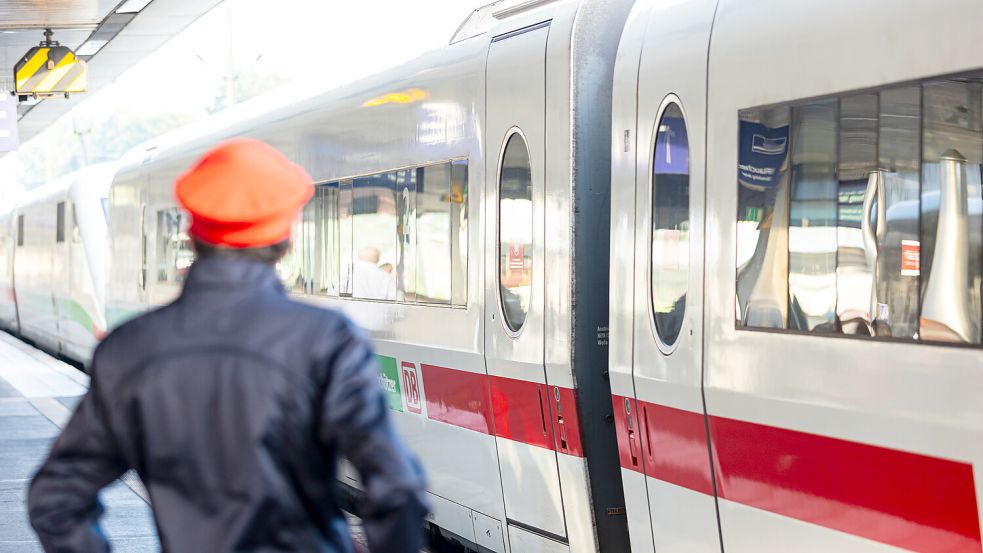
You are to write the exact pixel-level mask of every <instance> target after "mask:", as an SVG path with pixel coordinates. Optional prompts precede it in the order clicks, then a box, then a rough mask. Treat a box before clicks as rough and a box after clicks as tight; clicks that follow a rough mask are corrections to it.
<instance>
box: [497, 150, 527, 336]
mask: <svg viewBox="0 0 983 553" xmlns="http://www.w3.org/2000/svg"><path fill="white" fill-rule="evenodd" d="M498 205H499V208H498V212H499V213H498V269H499V292H500V294H501V302H502V312H503V313H504V317H505V323H506V324H507V325H508V327H509V328H510V329H511V330H512V331H513V332H518V331H519V329H521V328H522V325H523V323H525V321H526V315H527V314H528V312H529V302H530V299H531V295H532V268H533V267H532V248H533V243H532V241H533V232H532V228H533V200H532V167H531V166H530V163H529V149H528V148H527V147H526V142H525V140H524V139H523V137H522V134H520V133H519V132H514V133H512V135H511V136H509V138H508V142H506V144H505V150H504V152H503V154H502V161H501V165H500V168H499V204H498Z"/></svg>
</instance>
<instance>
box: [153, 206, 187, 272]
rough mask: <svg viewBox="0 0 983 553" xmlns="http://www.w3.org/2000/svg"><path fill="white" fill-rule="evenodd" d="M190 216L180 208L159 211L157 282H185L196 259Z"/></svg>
mask: <svg viewBox="0 0 983 553" xmlns="http://www.w3.org/2000/svg"><path fill="white" fill-rule="evenodd" d="M188 223H189V221H188V216H187V214H186V213H185V212H184V211H183V210H181V209H179V208H168V209H161V210H159V211H158V212H157V282H169V283H180V282H184V279H185V277H186V276H187V273H188V269H189V268H190V267H191V263H192V262H193V261H194V251H193V250H192V248H191V240H190V238H189V237H188V230H187V229H188Z"/></svg>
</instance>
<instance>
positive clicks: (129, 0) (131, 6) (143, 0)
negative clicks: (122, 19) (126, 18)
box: [116, 0, 153, 13]
mask: <svg viewBox="0 0 983 553" xmlns="http://www.w3.org/2000/svg"><path fill="white" fill-rule="evenodd" d="M152 1H153V0H126V2H123V5H122V6H120V7H119V8H117V9H116V13H137V12H139V11H140V10H142V9H143V8H146V7H147V4H149V3H150V2H152Z"/></svg>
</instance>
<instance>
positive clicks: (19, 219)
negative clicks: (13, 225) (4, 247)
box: [17, 214, 24, 246]
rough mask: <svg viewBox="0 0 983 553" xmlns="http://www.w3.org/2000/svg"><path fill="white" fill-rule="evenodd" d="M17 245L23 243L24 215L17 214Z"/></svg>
mask: <svg viewBox="0 0 983 553" xmlns="http://www.w3.org/2000/svg"><path fill="white" fill-rule="evenodd" d="M17 245H18V246H23V245H24V215H23V214H21V215H18V216H17Z"/></svg>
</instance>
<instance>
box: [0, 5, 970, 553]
mask: <svg viewBox="0 0 983 553" xmlns="http://www.w3.org/2000/svg"><path fill="white" fill-rule="evenodd" d="M981 20H983V4H980V3H978V2H968V1H965V0H940V1H938V2H933V3H925V2H917V1H914V0H892V1H888V0H872V1H869V2H863V3H857V2H848V1H846V0H828V1H826V2H823V3H806V2H787V1H782V0H754V1H747V0H638V1H636V2H631V1H628V0H626V1H619V0H581V1H575V0H557V1H549V0H532V1H525V2H520V1H505V2H498V3H495V4H492V5H490V6H488V7H486V8H483V9H480V10H478V11H476V12H475V13H474V14H473V15H472V17H471V18H470V19H468V21H466V22H465V23H464V24H463V25H462V26H461V28H460V29H458V31H457V33H456V34H455V35H454V38H453V39H452V40H451V43H450V44H449V45H448V46H447V47H445V48H443V49H441V50H439V51H437V52H434V53H431V54H428V55H426V56H424V57H422V58H420V59H418V60H416V61H414V62H412V63H409V64H407V65H405V66H402V67H399V68H396V69H394V70H392V71H390V72H387V73H386V74H384V75H380V76H378V77H375V78H370V79H366V80H363V81H359V82H356V83H353V84H350V85H348V86H345V87H343V88H340V89H338V90H333V91H330V92H326V93H323V94H320V95H316V96H312V97H309V98H306V99H304V100H303V101H298V102H292V103H289V104H288V105H284V106H282V107H279V108H276V109H266V108H263V109H258V108H256V109H254V108H249V107H244V108H242V109H241V110H239V111H238V112H237V113H234V114H232V115H229V116H227V117H220V118H217V119H211V120H208V121H205V122H202V123H200V124H196V125H193V126H191V127H189V128H187V129H183V130H181V131H179V132H177V133H174V134H172V135H169V136H165V137H161V138H160V139H159V140H156V141H152V142H151V143H148V144H147V145H145V146H142V147H140V148H137V149H134V150H132V151H131V152H129V153H128V154H127V155H126V156H125V158H124V159H123V160H122V161H121V163H120V168H119V170H118V171H117V172H116V173H115V176H114V177H113V183H112V187H111V190H110V193H109V200H108V213H109V227H108V248H109V251H110V252H111V255H110V262H109V270H108V275H107V279H108V280H107V282H108V285H107V290H108V293H107V297H106V306H105V312H106V314H107V315H106V316H107V319H108V320H109V323H108V324H109V325H110V327H111V326H112V325H113V324H116V323H117V322H119V321H121V320H125V319H126V318H128V317H131V316H133V315H134V314H137V313H140V312H142V311H143V310H146V309H148V308H150V307H152V306H154V305H159V304H161V303H164V302H167V301H169V300H170V299H173V298H174V297H175V296H176V294H178V293H179V291H180V286H181V282H182V279H183V277H184V274H185V272H186V270H187V268H188V267H189V266H190V264H191V263H192V262H193V252H192V251H191V249H190V246H189V244H188V238H187V235H186V234H185V228H186V224H187V220H186V215H185V214H184V213H182V212H181V211H180V210H179V209H178V207H177V205H176V204H175V201H174V199H173V197H172V193H171V187H172V184H173V182H174V179H175V177H176V176H177V175H178V174H179V173H180V172H181V171H183V170H184V169H185V168H186V167H188V166H189V165H190V164H191V163H192V162H193V161H194V160H195V159H196V158H197V156H199V155H200V154H201V153H202V152H203V151H205V149H207V148H208V147H209V146H211V145H213V144H215V143H216V142H217V141H219V140H221V139H224V138H231V137H236V136H251V137H256V138H260V139H263V140H265V141H268V142H270V143H271V144H273V145H275V146H276V147H278V148H280V149H281V150H283V151H284V152H285V153H286V154H287V155H288V156H290V157H291V158H292V159H293V160H295V161H296V162H297V163H300V164H302V165H303V166H304V167H305V168H306V169H307V170H308V171H309V172H310V174H311V175H312V176H313V178H314V182H315V185H316V187H317V192H316V194H315V196H314V199H313V200H312V201H311V203H310V204H309V205H308V206H307V207H306V208H305V210H304V213H303V216H302V217H301V218H300V219H299V220H298V223H297V227H296V232H295V239H296V241H295V248H294V251H293V253H292V254H291V256H290V257H289V258H288V259H285V260H284V262H283V263H281V264H280V266H278V270H279V271H280V273H281V275H282V277H283V279H284V282H285V284H286V286H287V287H288V288H289V289H290V290H291V293H292V294H294V295H295V297H297V298H299V299H301V300H302V301H309V302H313V303H316V304H320V305H325V306H329V307H334V308H337V309H342V310H344V311H345V312H347V313H349V314H350V315H351V316H352V317H353V318H354V319H355V320H356V321H358V322H359V323H360V324H361V325H362V326H364V327H365V328H367V329H368V330H369V331H370V332H371V333H372V335H373V337H374V339H375V342H376V347H377V351H378V359H379V369H380V379H381V381H382V383H383V386H384V388H385V389H386V391H387V394H388V397H389V401H390V404H389V405H390V408H391V409H392V410H393V411H394V417H395V419H396V421H397V424H398V425H399V428H400V429H401V431H402V433H403V435H404V436H405V437H406V439H407V441H408V443H410V444H411V446H412V447H413V449H414V450H415V451H416V452H417V453H418V454H419V455H420V457H421V459H422V460H423V462H424V464H425V465H426V467H427V470H428V472H429V474H430V480H431V489H430V492H431V498H432V500H433V503H434V513H433V515H432V517H431V519H430V524H431V526H432V528H433V529H434V532H435V534H436V535H439V536H441V537H442V538H443V539H445V540H451V541H457V542H459V543H462V544H465V545H466V546H467V547H468V548H469V549H471V550H474V551H482V552H486V551H494V552H499V553H504V552H519V553H527V552H529V553H536V552H594V551H600V552H604V553H617V552H621V551H629V550H630V551H633V552H636V553H639V552H641V553H645V552H654V551H658V552H659V553H667V552H668V553H677V552H678V553H682V552H693V551H696V552H719V551H726V552H740V553H752V552H753V553H760V552H783V553H784V552H787V551H815V552H826V551H832V550H835V551H848V552H853V551H857V552H859V551H864V552H890V551H918V552H927V553H935V552H938V553H942V552H951V551H959V552H963V551H966V552H969V551H977V552H979V551H983V545H981V533H980V508H979V497H980V495H981V491H983V490H981V487H980V484H979V483H978V482H976V480H975V472H976V469H977V468H978V467H980V465H981V463H983V445H981V444H983V439H981V438H983V403H981V402H980V401H979V398H980V397H981V396H983V376H981V375H980V374H979V373H978V370H979V366H980V364H981V363H980V362H981V360H983V353H981V349H980V345H981V339H983V308H981V288H983V217H981V205H983V190H981V189H983V184H981V180H983V177H981V167H983V53H981V50H980V49H979V48H978V46H977V45H976V40H975V39H976V35H977V34H978V33H977V32H976V27H978V25H977V22H979V21H981ZM250 110H252V111H250ZM4 224H6V225H7V227H5V228H8V227H10V225H11V224H13V223H11V222H10V220H9V219H8V220H7V222H6V223H4ZM10 228H12V227H10ZM15 254H16V248H15ZM19 259H20V257H19V256H17V255H15V262H19V261H18V260H19ZM0 309H3V307H0ZM0 313H4V312H3V311H0ZM339 479H340V480H341V483H342V484H343V487H344V488H345V489H346V490H350V491H352V492H353V493H356V494H357V488H358V482H357V478H356V477H355V475H353V474H350V473H348V472H346V473H345V474H342V475H340V477H339Z"/></svg>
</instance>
